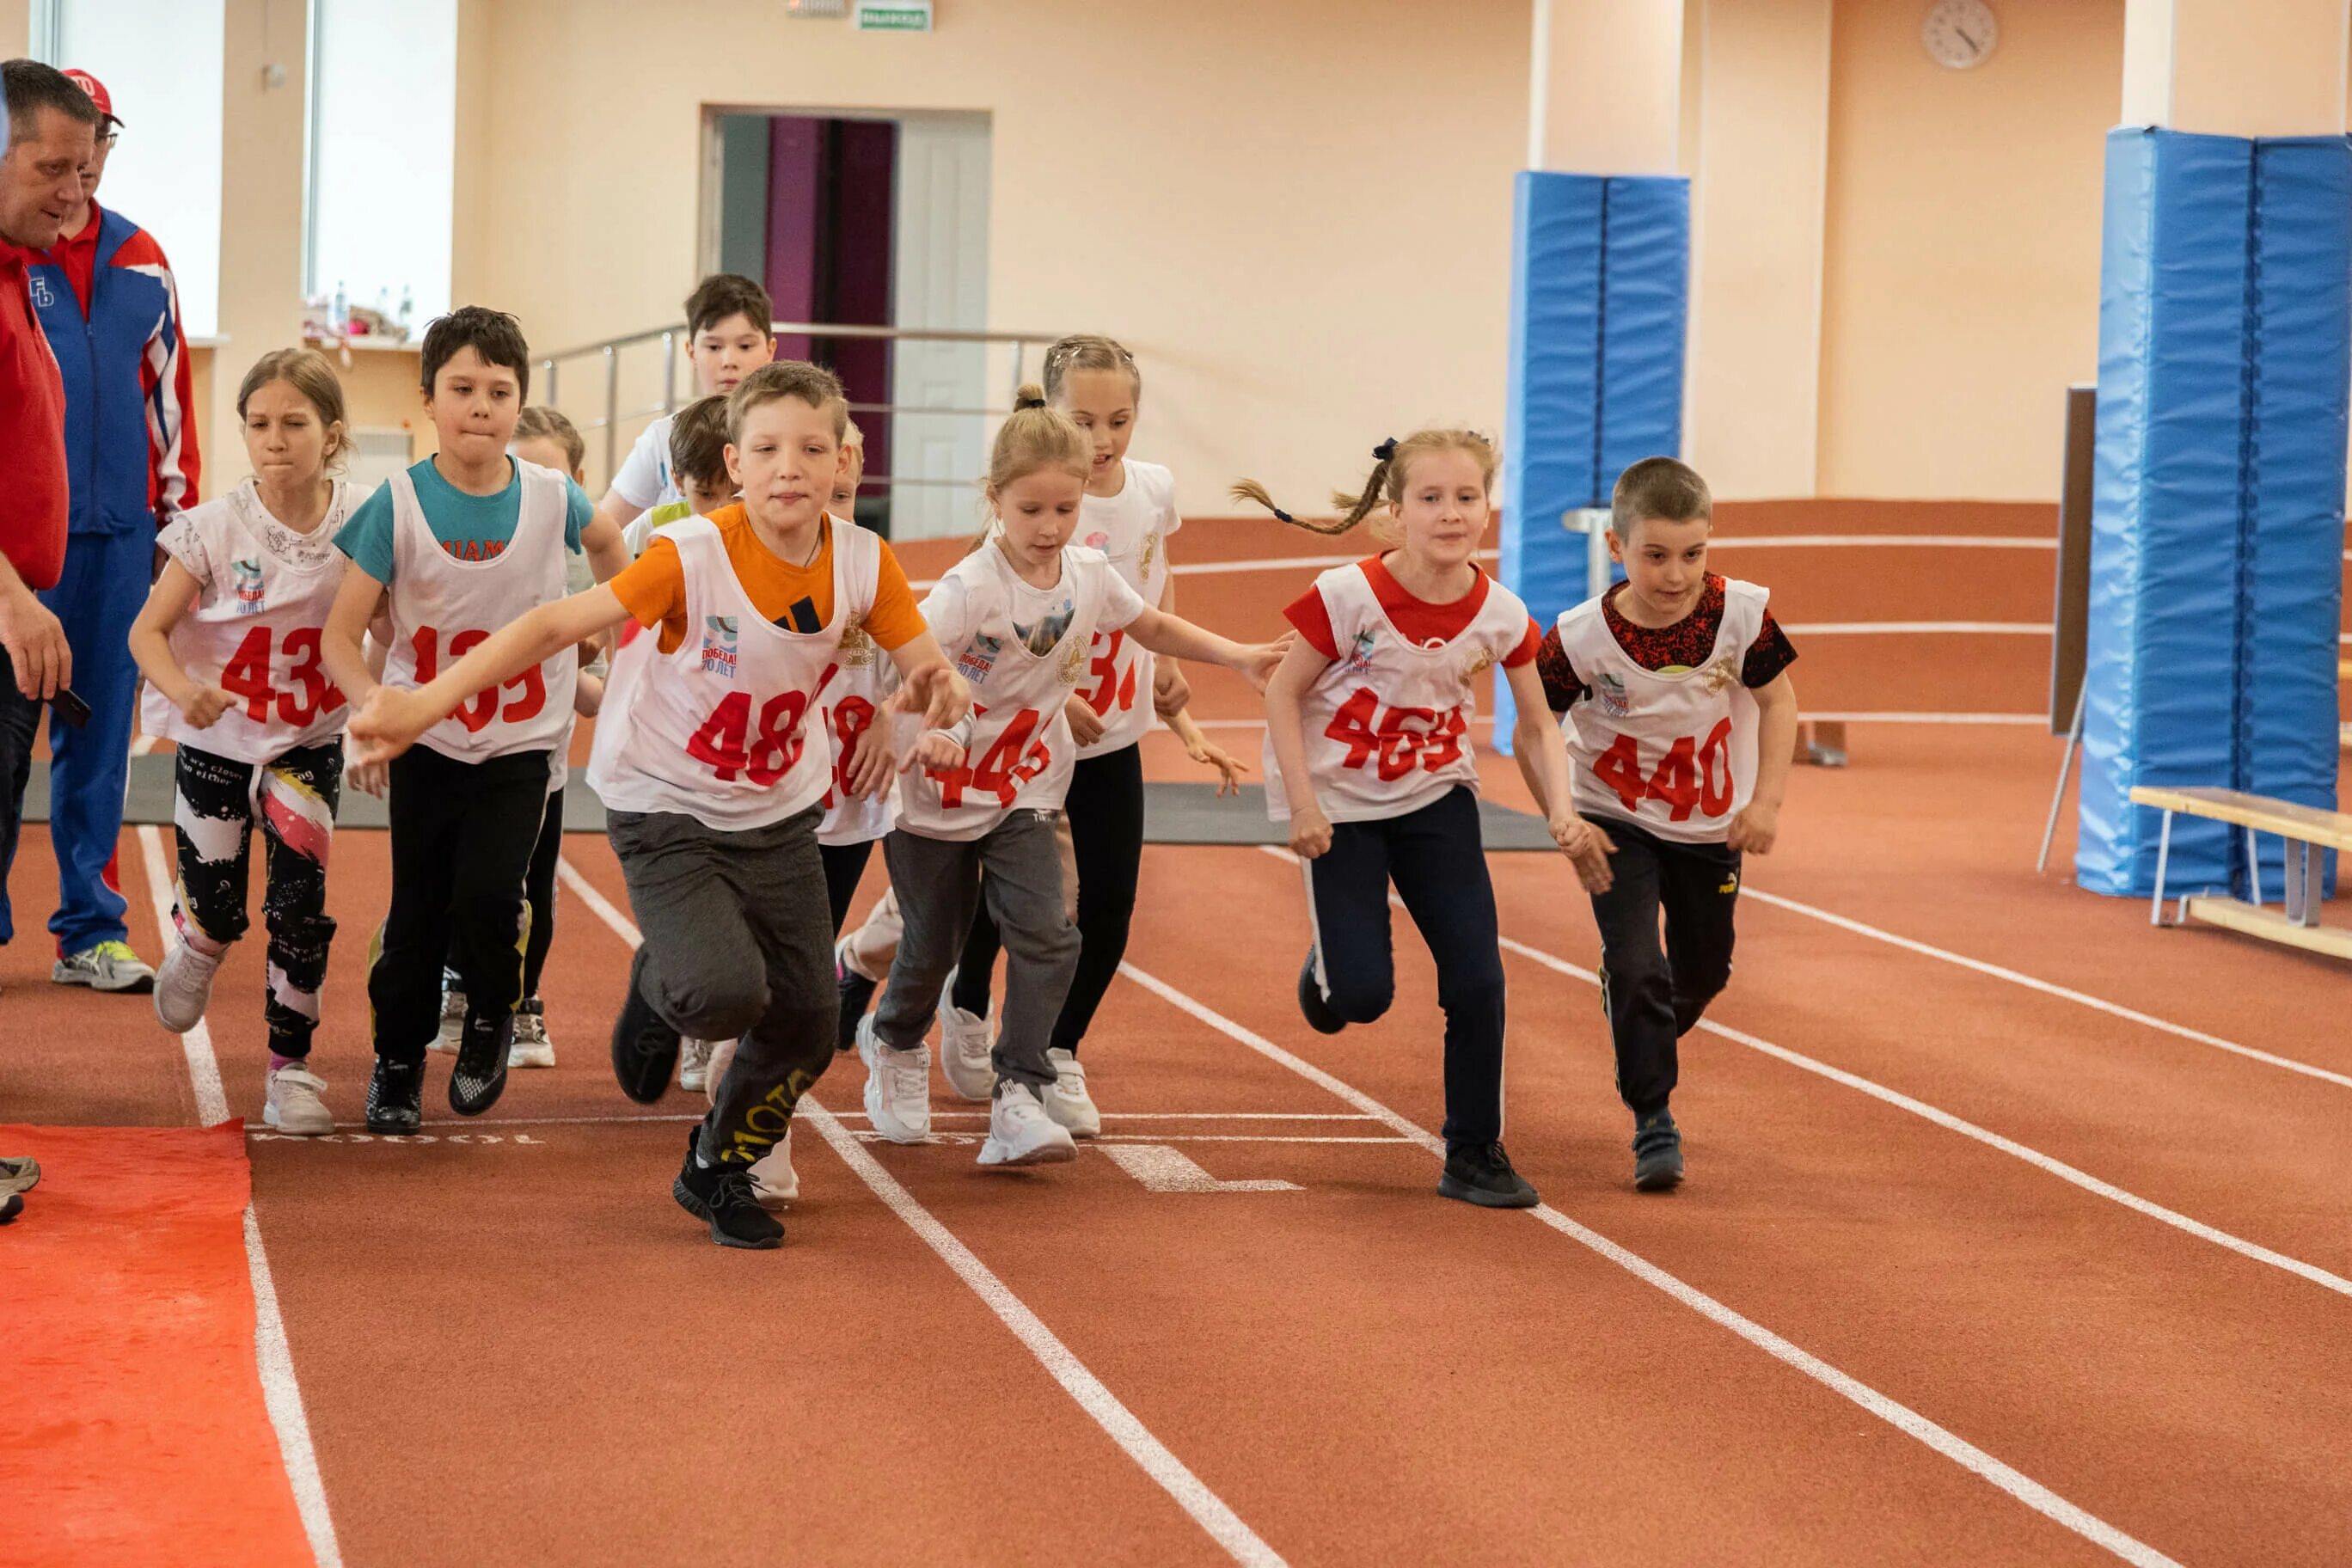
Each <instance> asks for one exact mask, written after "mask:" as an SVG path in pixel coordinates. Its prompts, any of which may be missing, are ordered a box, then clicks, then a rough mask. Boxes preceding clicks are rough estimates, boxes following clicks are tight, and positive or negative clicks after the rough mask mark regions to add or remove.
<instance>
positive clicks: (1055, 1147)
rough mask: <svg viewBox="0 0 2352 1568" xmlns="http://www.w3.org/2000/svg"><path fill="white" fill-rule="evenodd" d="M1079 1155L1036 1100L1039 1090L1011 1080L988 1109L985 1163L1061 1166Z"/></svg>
mask: <svg viewBox="0 0 2352 1568" xmlns="http://www.w3.org/2000/svg"><path fill="white" fill-rule="evenodd" d="M1077 1157H1078V1146H1077V1145H1076V1143H1074V1142H1071V1141H1070V1134H1069V1132H1068V1131H1067V1130H1066V1129H1065V1128H1063V1127H1061V1126H1059V1125H1057V1124H1056V1123H1055V1121H1054V1119H1053V1118H1052V1117H1050V1116H1048V1115H1046V1114H1045V1107H1044V1106H1042V1105H1040V1104H1038V1103H1037V1093H1036V1090H1034V1089H1031V1088H1030V1087H1029V1086H1028V1085H1027V1084H1025V1083H1010V1082H1008V1083H1007V1084H1005V1086H1004V1087H1003V1089H998V1090H997V1091H996V1103H995V1104H993V1105H992V1106H990V1107H989V1110H988V1142H985V1143H982V1145H981V1146H980V1163H982V1164H983V1165H1058V1164H1060V1163H1062V1162H1063V1161H1065V1160H1075V1159H1076V1158H1077Z"/></svg>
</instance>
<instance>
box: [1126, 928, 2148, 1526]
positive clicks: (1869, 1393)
mask: <svg viewBox="0 0 2352 1568" xmlns="http://www.w3.org/2000/svg"><path fill="white" fill-rule="evenodd" d="M1118 971H1119V973H1121V974H1124V975H1126V976H1127V977H1128V978H1129V979H1130V980H1132V981H1134V982H1135V983H1136V984H1139V985H1140V986H1142V987H1143V988H1144V989H1145V990H1147V991H1150V993H1151V994H1154V995H1156V996H1158V997H1160V999H1161V1000H1162V1001H1164V1002H1167V1003H1168V1004H1170V1005H1171V1006H1174V1007H1176V1008H1178V1009H1179V1010H1181V1011H1182V1012H1185V1013H1189V1014H1191V1015H1192V1016H1193V1017H1195V1018H1197V1019H1199V1020H1200V1021H1201V1022H1202V1023H1204V1024H1206V1025H1208V1026H1210V1027H1211V1028H1213V1029H1215V1030H1216V1031H1217V1032H1218V1033H1220V1034H1222V1035H1223V1036H1225V1037H1227V1038H1229V1039H1232V1040H1234V1041H1235V1042H1237V1043H1239V1044H1241V1045H1244V1046H1246V1047H1249V1048H1250V1049H1251V1050H1254V1051H1255V1052H1257V1053H1258V1054H1259V1055H1260V1056H1263V1057H1265V1058H1267V1059H1268V1060H1270V1061H1275V1062H1278V1063H1280V1064H1281V1065H1282V1066H1284V1067H1286V1068H1289V1069H1290V1070H1291V1071H1293V1072H1295V1073H1297V1074H1298V1075H1299V1076H1300V1077H1301V1078H1304V1079H1307V1081H1309V1082H1310V1083H1316V1084H1319V1085H1321V1086H1322V1087H1323V1088H1325V1089H1328V1090H1329V1091H1330V1092H1331V1093H1333V1094H1335V1095H1337V1096H1339V1099H1341V1100H1345V1101H1346V1102H1347V1103H1349V1105H1352V1106H1354V1107H1355V1108H1356V1109H1357V1110H1361V1111H1364V1112H1366V1113H1368V1114H1370V1115H1371V1116H1374V1117H1377V1118H1378V1119H1379V1120H1381V1121H1385V1122H1387V1123H1388V1124H1389V1125H1390V1126H1391V1127H1393V1128H1395V1129H1396V1130H1397V1131H1398V1132H1400V1133H1402V1134H1403V1135H1404V1136H1405V1137H1407V1138H1409V1139H1411V1140H1412V1142H1416V1143H1419V1144H1420V1145H1421V1146H1422V1147H1423V1148H1424V1149H1426V1150H1428V1151H1429V1152H1431V1153H1433V1154H1434V1155H1436V1156H1437V1157H1439V1158H1440V1159H1443V1158H1444V1155H1445V1145H1444V1143H1443V1142H1440V1141H1439V1140H1438V1139H1437V1138H1435V1137H1433V1135H1432V1134H1431V1133H1429V1132H1428V1131H1426V1130H1424V1129H1423V1128H1422V1127H1420V1126H1418V1125H1416V1124H1415V1123H1413V1122H1412V1121H1407V1120H1406V1119H1405V1118H1404V1117H1403V1116H1402V1115H1400V1114H1399V1113H1398V1112H1396V1111H1394V1110H1390V1109H1389V1108H1388V1107H1387V1106H1385V1105H1383V1104H1381V1102H1380V1101H1379V1100H1374V1099H1373V1098H1372V1097H1371V1096H1370V1095H1368V1094H1366V1093H1364V1092H1363V1091H1362V1090H1360V1089H1356V1088H1354V1087H1353V1086H1352V1085H1349V1084H1347V1083H1344V1082H1342V1081H1341V1080H1339V1079H1336V1078H1334V1077H1332V1076H1331V1075H1330V1074H1329V1073H1328V1072H1325V1071H1324V1070H1323V1069H1322V1068H1318V1067H1317V1066H1316V1065H1315V1064H1314V1063H1312V1062H1309V1061H1307V1060H1304V1059H1303V1058H1298V1057H1296V1056H1293V1055H1292V1054H1291V1053H1290V1052H1288V1051H1286V1050H1284V1049H1283V1048H1282V1047H1280V1046H1277V1045H1276V1044H1275V1043H1274V1042H1273V1041H1271V1040H1269V1039H1267V1038H1265V1037H1264V1036H1263V1035H1259V1034H1257V1033H1255V1032H1254V1031H1252V1030H1250V1029H1246V1028H1244V1027H1243V1026H1241V1025H1239V1024H1236V1023H1234V1021H1233V1020H1232V1019H1231V1018H1228V1017H1226V1016H1224V1015H1223V1014H1222V1013H1219V1012H1216V1011H1214V1010H1213V1009H1212V1008H1210V1007H1208V1006H1206V1005H1202V1003H1200V1002H1197V1001H1195V1000H1193V999H1192V997H1190V996H1188V995H1186V994H1184V993H1183V992H1181V991H1179V990H1177V989H1176V988H1175V987H1174V986H1172V985H1171V984H1168V983H1167V982H1165V981H1163V980H1160V979H1159V978H1157V977H1156V976H1153V975H1150V974H1146V973H1144V972H1143V971H1141V970H1139V969H1138V968H1136V967H1135V965H1134V964H1132V963H1121V964H1120V965H1119V966H1118ZM1528 1213H1529V1214H1531V1215H1534V1216H1535V1217H1536V1218H1537V1219H1538V1220H1540V1221H1542V1222H1543V1223H1544V1224H1545V1225H1548V1226H1550V1227H1551V1228H1552V1229H1554V1230H1556V1231H1558V1232H1559V1233H1560V1234H1561V1235H1562V1236H1565V1237H1568V1238H1569V1239H1570V1240H1571V1241H1573V1242H1576V1243H1577V1244H1578V1245H1579V1246H1581V1247H1587V1248H1589V1249H1591V1251H1593V1252H1595V1253H1598V1254H1599V1255H1600V1256H1601V1257H1602V1258H1607V1259H1608V1260H1609V1261H1610V1262H1612V1263H1614V1264H1615V1265H1617V1267H1619V1268H1622V1269H1624V1270H1625V1271H1626V1272H1627V1273H1629V1274H1631V1275H1633V1277H1634V1278H1635V1279H1640V1280H1641V1281H1642V1282H1643V1284H1645V1285H1649V1286H1651V1287H1653V1288H1654V1289H1658V1290H1662V1291H1664V1293H1665V1294H1666V1295H1668V1296H1671V1297H1673V1298H1674V1299H1675V1300H1677V1301H1679V1302H1681V1303H1682V1304H1683V1305H1684V1306H1685V1307H1688V1308H1690V1309H1691V1310H1693V1311H1695V1312H1697V1313H1698V1314H1700V1315H1701V1316H1702V1317H1705V1318H1706V1319H1708V1320H1709V1321H1712V1322H1715V1323H1717V1324H1718V1325H1720V1326H1721V1327H1723V1328H1727V1329H1729V1330H1730V1331H1732V1332H1733V1333H1735V1334H1738V1336H1739V1337H1740V1338H1741V1339H1743V1340H1746V1341H1747V1342H1748V1343H1749V1344H1752V1345H1754V1346H1755V1347H1756V1348H1757V1349H1759V1350H1760V1351H1762V1352H1765V1353H1766V1354H1768V1355H1769V1356H1771V1357H1772V1358H1773V1359H1774V1360H1776V1361H1779V1362H1780V1363H1783V1364H1784V1365H1787V1366H1790V1367H1793V1368H1795V1369H1796V1370H1797V1371H1799V1372H1801V1373H1804V1374H1805V1375H1806V1376H1807V1377H1810V1378H1811V1379H1812V1380H1813V1381H1814V1382H1816V1383H1819V1384H1822V1386H1823V1387H1825V1388H1828V1389H1830V1390H1831V1391H1832V1392H1833V1393H1836V1394H1840V1395H1842V1396H1843V1397H1844V1398H1846V1399H1848V1400H1851V1401H1853V1403H1854V1404H1855V1405H1860V1406H1861V1407H1862V1408H1863V1409H1864V1410H1866V1411H1868V1412H1869V1413H1870V1414H1871V1415H1875V1416H1877V1417H1878V1418H1879V1419H1880V1420H1882V1421H1884V1422H1885V1423H1887V1424H1888V1425H1889V1426H1894V1427H1895V1429H1896V1430H1898V1431H1900V1432H1902V1433H1904V1434H1905V1435H1906V1436H1909V1437H1912V1438H1914V1439H1915V1440H1916V1441H1918V1442H1920V1443H1923V1444H1925V1445H1926V1446H1927V1447H1929V1448H1931V1449H1933V1450H1934V1451H1935V1452H1937V1453H1938V1454H1941V1455H1942V1456H1943V1457H1944V1458H1948V1459H1949V1460H1951V1461H1952V1462H1953V1463H1954V1464H1957V1465H1959V1466H1960V1467H1962V1468H1965V1469H1968V1470H1969V1471H1972V1472H1973V1473H1975V1474H1976V1475H1978V1476H1980V1477H1982V1478H1983V1479H1986V1480H1988V1481H1990V1482H1991V1483H1992V1484H1993V1485H1994V1486H1996V1487H1998V1488H2000V1489H2001V1490H2002V1491H2004V1492H2006V1493H2008V1494H2009V1495H2010V1496H2011V1497H2012V1498H2014V1499H2016V1500H2018V1501H2019V1502H2021V1503H2023V1504H2024V1505H2025V1506H2026V1507H2028V1508H2030V1509H2032V1510H2034V1511H2035V1512H2036V1513H2039V1514H2041V1515H2042V1517H2044V1518H2046V1519H2049V1520H2051V1521H2053V1522H2055V1523H2057V1524H2060V1525H2062V1526H2063V1527H2064V1528H2066V1529H2067V1530H2070V1531H2074V1533H2075V1534H2076V1535H2079V1536H2081V1537H2082V1538H2083V1539H2084V1540H2085V1541H2088V1542H2092V1543H2094V1544H2095V1545H2097V1546H2101V1547H2104V1548H2105V1549H2106V1550H2107V1551H2108V1552H2113V1553H2114V1554H2115V1555H2116V1556H2117V1557H2120V1558H2122V1559H2123V1560H2124V1561H2125V1562H2126V1563H2139V1564H2148V1565H2151V1568H2152V1565H2157V1564H2166V1563H2171V1562H2172V1559H2170V1558H2168V1557H2167V1556H2165V1555H2164V1554H2163V1553H2162V1552H2158V1551H2157V1550H2156V1549H2155V1548H2154V1547H2151V1546H2148V1545H2146V1544H2145V1543H2143V1542H2138V1541H2136V1540H2134V1539H2133V1538H2132V1537H2130V1536H2128V1535H2126V1534H2125V1533H2124V1532H2123V1531H2120V1530H2117V1529H2116V1527H2115V1526H2114V1525H2111V1524H2109V1523H2107V1522H2106V1521H2104V1520H2101V1519H2099V1518H2097V1517H2095V1515H2093V1514H2091V1513H2089V1512H2087V1511H2086V1510H2084V1509H2082V1508H2079V1507H2077V1506H2076V1505H2074V1503H2071V1502H2068V1501H2067V1500H2065V1499H2064V1498H2062V1497H2060V1496H2059V1495H2058V1494H2057V1493H2056V1492H2053V1491H2052V1490H2051V1489H2049V1488H2048V1487H2045V1486H2043V1485H2042V1483H2041V1482H2039V1481H2037V1480H2035V1479H2032V1477H2030V1476H2027V1475H2025V1474H2023V1473H2022V1472H2021V1471H2019V1470H2016V1469H2013V1468H2011V1467H2010V1466H2008V1465H2005V1464H2003V1463H2001V1461H2000V1460H1999V1459H1996V1458H1993V1457H1992V1456H1991V1455H1990V1454H1988V1453H1986V1452H1985V1451H1984V1450H1983V1449H1981V1448H1979V1447H1977V1446H1976V1445H1975V1444H1973V1443H1970V1442H1969V1441H1968V1440H1967V1439H1965V1438H1963V1437H1960V1436H1958V1435H1957V1434H1955V1433H1953V1432H1950V1431H1948V1430H1947V1429H1946V1428H1944V1427H1942V1426H1937V1424H1936V1423H1935V1422H1933V1421H1930V1420H1929V1419H1927V1417H1926V1416H1925V1415H1920V1414H1919V1413H1918V1412H1917V1411H1916V1410H1913V1409H1911V1408H1910V1407H1909V1406H1907V1405H1902V1404H1900V1403H1898V1402H1896V1401H1895V1400H1893V1399H1890V1398H1888V1397H1887V1396H1886V1395H1885V1394H1881V1393H1879V1392H1878V1391H1877V1390H1876V1389H1874V1388H1872V1387H1870V1386H1869V1385H1868V1384H1864V1383H1863V1382H1861V1381H1860V1380H1859V1379H1857V1378H1854V1377H1853V1376H1851V1375H1849V1374H1848V1373H1843V1372H1840V1371H1839V1370H1838V1369H1837V1368H1836V1367H1833V1366H1832V1365H1830V1364H1829V1363H1827V1362H1825V1361H1823V1360H1822V1359H1821V1358H1820V1357H1819V1356H1816V1355H1813V1354H1812V1353H1811V1352H1808V1351H1805V1350H1802V1349H1800V1348H1799V1347H1798V1346H1796V1345H1795V1344H1792V1343H1790V1342H1789V1341H1787V1340H1785V1339H1783V1338H1781V1337H1780V1335H1779V1334H1776V1333H1774V1332H1773V1331H1771V1330H1769V1329H1768V1328H1766V1327H1764V1326H1763V1325H1762V1324H1761V1323H1759V1322H1757V1321H1754V1320H1752V1319H1750V1318H1747V1317H1744V1316H1742V1315H1741V1314H1740V1313H1738V1312H1736V1311H1734V1310H1732V1309H1730V1308H1729V1307H1727V1306H1725V1305H1724V1304H1723V1303H1722V1302H1720V1301H1718V1300H1716V1299H1715V1298H1714V1297H1712V1296H1709V1295H1707V1294H1706V1292H1705V1291H1703V1290H1701V1289H1698V1288H1697V1287H1696V1286H1694V1285H1690V1284H1687V1283H1685V1281H1683V1280H1682V1279H1677V1278H1676V1277H1675V1276H1674V1275H1672V1274H1669V1273H1667V1272H1666V1271H1665V1270H1664V1269H1663V1268H1659V1267H1658V1266H1657V1265H1656V1264H1654V1263H1652V1262H1650V1261H1649V1260H1648V1259H1647V1258H1642V1257H1640V1256H1638V1255H1637V1254H1634V1253H1632V1252H1629V1251H1627V1250H1626V1249H1625V1248H1624V1247H1620V1246H1618V1245H1617V1244H1616V1243H1615V1242H1613V1241H1612V1240H1610V1239H1609V1238H1608V1237H1605V1236H1602V1235H1601V1233H1600V1232H1598V1231H1595V1230H1592V1229H1591V1228H1590V1227H1588V1226H1582V1225H1580V1224H1578V1223H1577V1222H1576V1221H1575V1220H1572V1219H1570V1218H1569V1217H1568V1216H1567V1215H1564V1214H1562V1213H1560V1212H1559V1210H1558V1209H1556V1208H1554V1207H1552V1206H1551V1205H1549V1204H1539V1205H1537V1206H1536V1207H1534V1208H1532V1209H1530V1210H1528Z"/></svg>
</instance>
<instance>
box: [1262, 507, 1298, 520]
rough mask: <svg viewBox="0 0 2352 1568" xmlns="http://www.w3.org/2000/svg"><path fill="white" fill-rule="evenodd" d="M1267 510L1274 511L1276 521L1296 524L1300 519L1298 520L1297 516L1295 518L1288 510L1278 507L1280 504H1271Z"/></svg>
mask: <svg viewBox="0 0 2352 1568" xmlns="http://www.w3.org/2000/svg"><path fill="white" fill-rule="evenodd" d="M1265 510H1268V511H1270V512H1272V513H1274V516H1275V521H1277V522H1287V523H1292V524H1296V523H1297V521H1298V520H1297V518H1295V517H1293V516H1291V515H1290V514H1289V513H1288V512H1286V511H1285V510H1282V509H1281V508H1280V507H1278V506H1269V507H1267V508H1266V509H1265Z"/></svg>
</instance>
